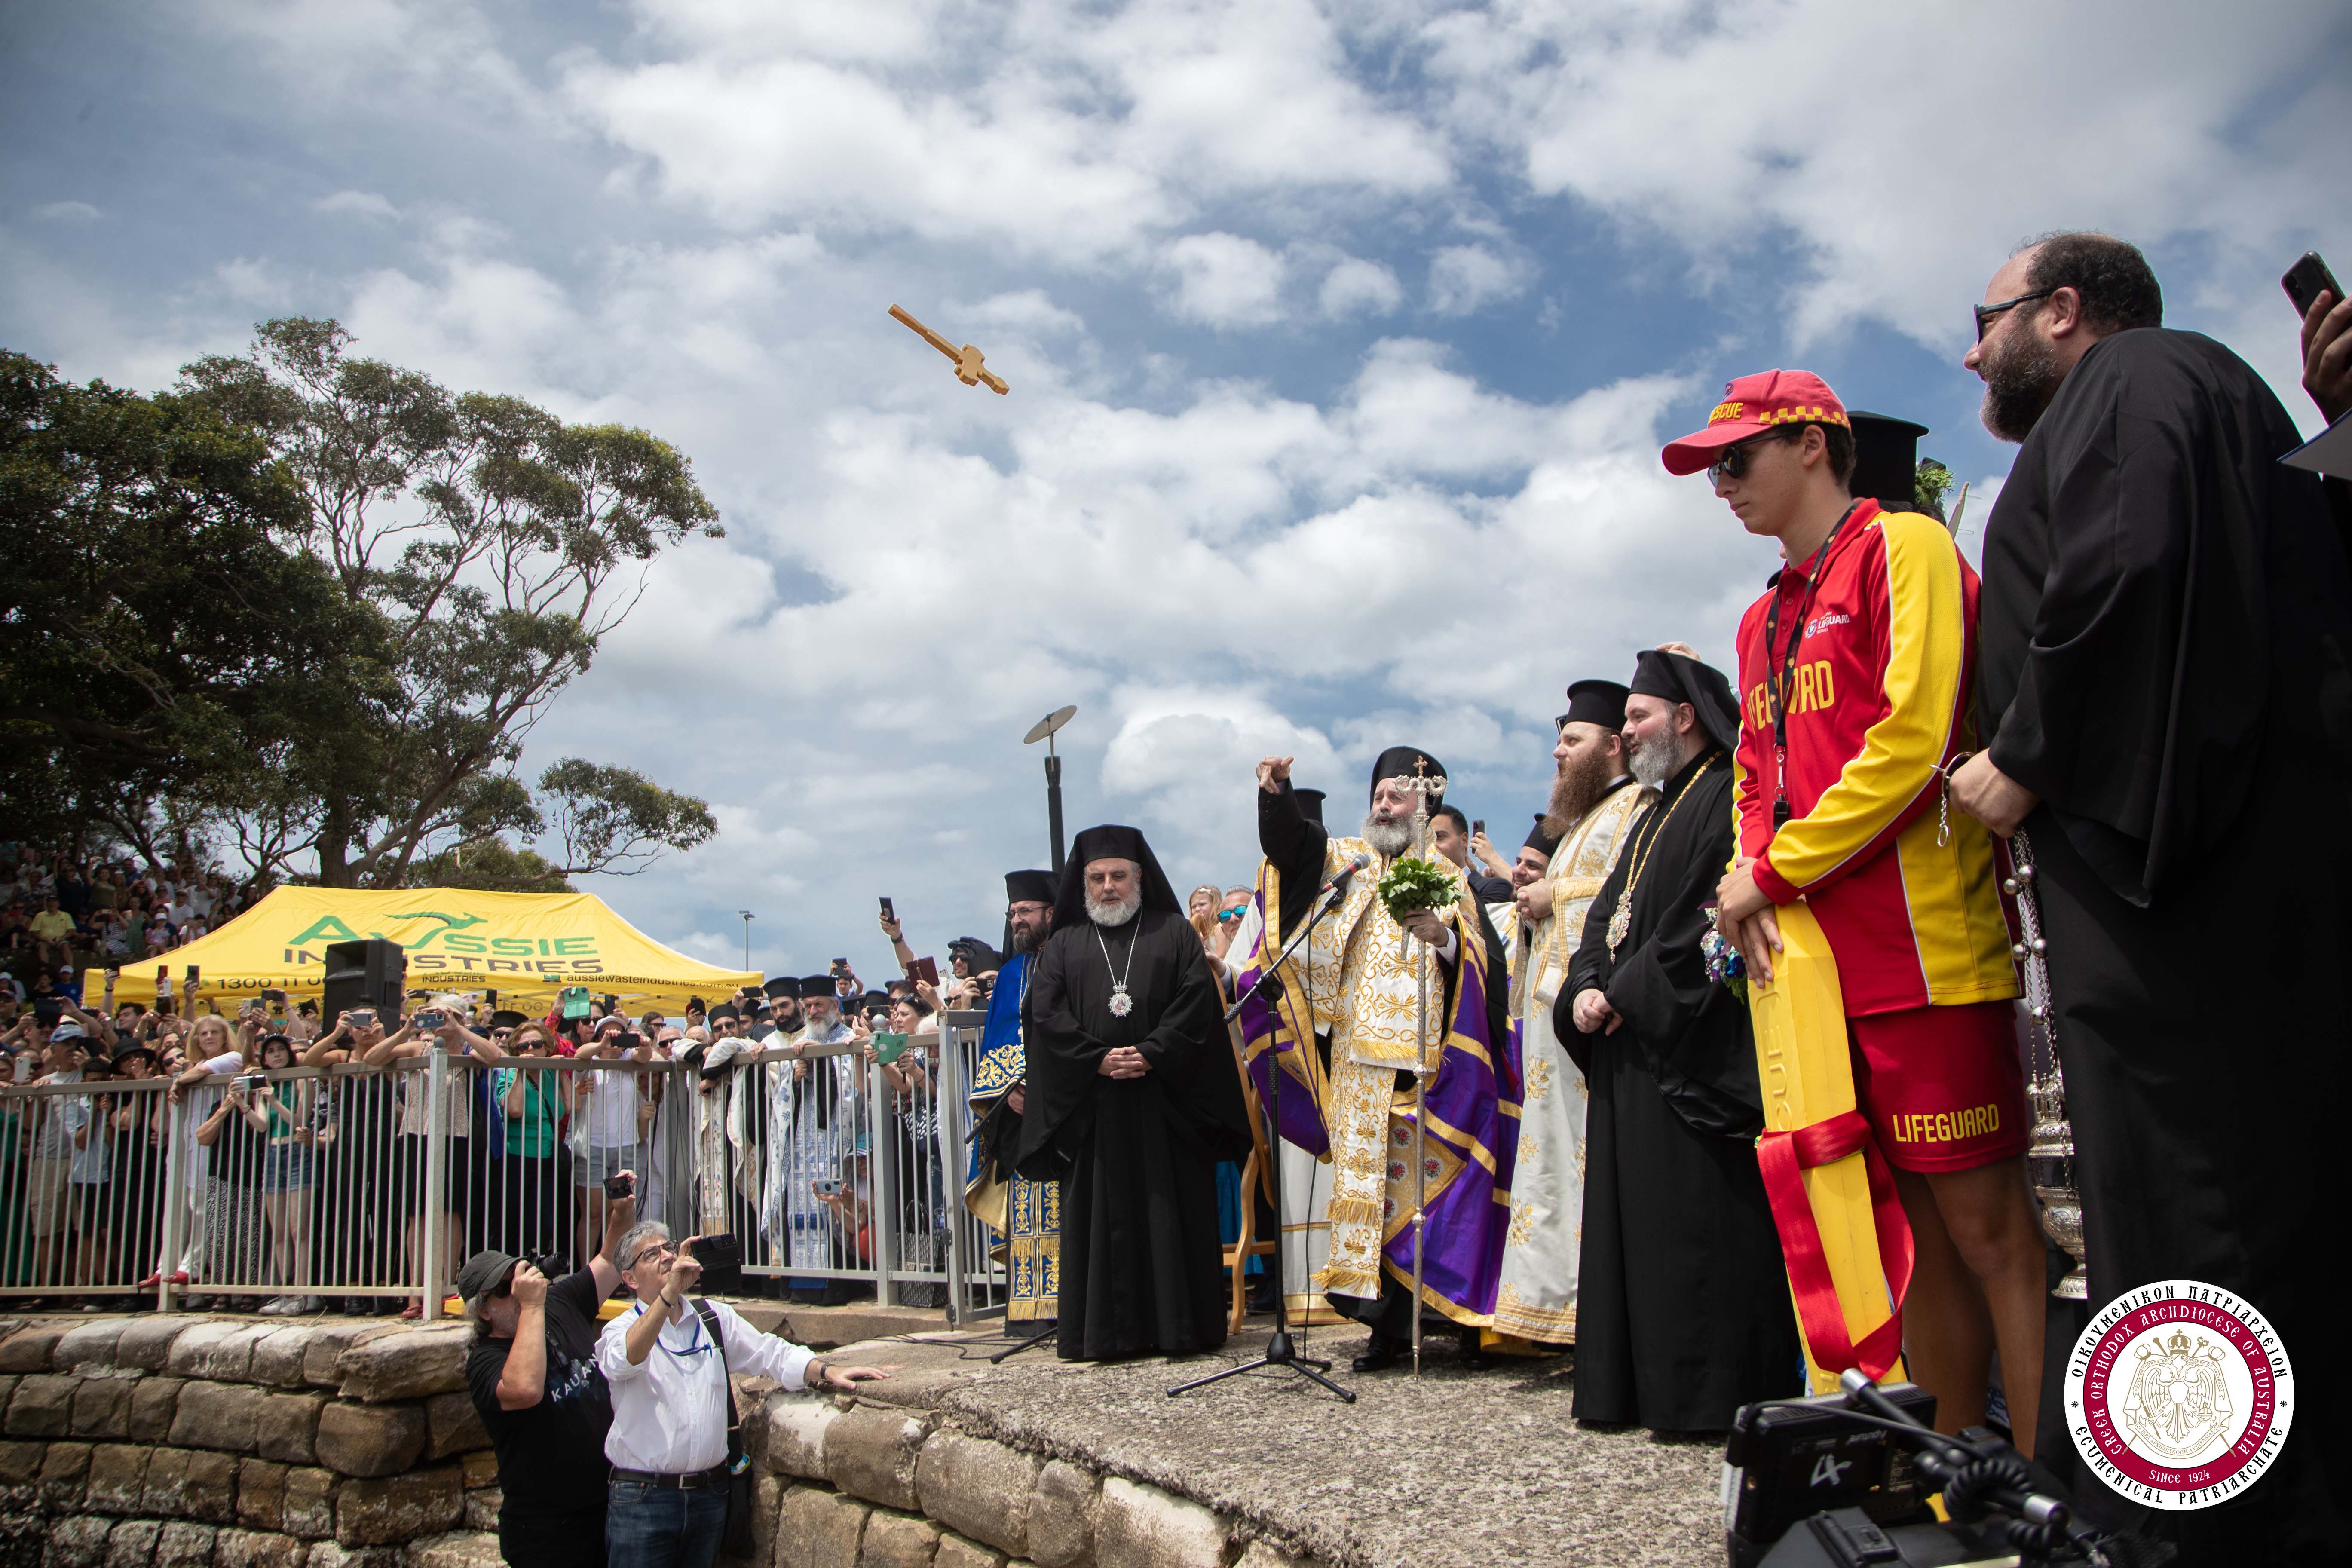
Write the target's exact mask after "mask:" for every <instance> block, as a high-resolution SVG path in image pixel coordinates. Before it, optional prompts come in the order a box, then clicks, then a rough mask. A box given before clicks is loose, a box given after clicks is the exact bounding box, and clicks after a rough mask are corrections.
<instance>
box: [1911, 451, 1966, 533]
mask: <svg viewBox="0 0 2352 1568" xmlns="http://www.w3.org/2000/svg"><path fill="white" fill-rule="evenodd" d="M1958 482H1959V481H1958V480H1957V479H1954V478H1953V477H1952V470H1951V469H1949V468H1946V467H1944V465H1943V464H1941V463H1939V462H1937V461H1936V459H1935V458H1920V459H1919V468H1918V471H1917V474H1916V477H1915V478H1914V479H1913V480H1912V491H1913V496H1914V501H1913V505H1914V507H1915V508H1916V510H1920V511H1924V512H1926V513H1927V515H1928V516H1929V517H1932V518H1934V519H1935V520H1936V521H1937V522H1943V521H1946V519H1945V517H1944V497H1945V495H1946V494H1947V493H1948V492H1949V491H1950V489H1951V488H1952V487H1953V486H1954V485H1955V484H1957V483H1958Z"/></svg>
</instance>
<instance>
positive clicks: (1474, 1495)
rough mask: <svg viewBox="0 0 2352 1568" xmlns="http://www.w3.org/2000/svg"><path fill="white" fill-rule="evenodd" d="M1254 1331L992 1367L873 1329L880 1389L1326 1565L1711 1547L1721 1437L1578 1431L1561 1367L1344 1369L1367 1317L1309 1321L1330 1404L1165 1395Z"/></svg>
mask: <svg viewBox="0 0 2352 1568" xmlns="http://www.w3.org/2000/svg"><path fill="white" fill-rule="evenodd" d="M1265 1337H1266V1331H1265V1329H1263V1328H1258V1327H1255V1326H1253V1328H1251V1329H1250V1330H1248V1331H1244V1333H1243V1334H1242V1335H1240V1336H1238V1337H1237V1338H1236V1339H1235V1340H1234V1342H1231V1343H1230V1344H1228V1346H1227V1347H1226V1352H1225V1353H1224V1354H1223V1355H1222V1356H1220V1357H1198V1358H1194V1359H1192V1360H1190V1361H1185V1362H1181V1363H1179V1362H1168V1361H1163V1360H1158V1359H1153V1360H1150V1361H1139V1362H1134V1363H1120V1364H1118V1365H1115V1366H1108V1367H1101V1366H1084V1365H1078V1364H1074V1363H1062V1362H1058V1361H1056V1360H1055V1359H1054V1357H1053V1353H1052V1352H1051V1350H1050V1349H1040V1350H1035V1351H1028V1352H1023V1353H1022V1354H1020V1355H1017V1356H1015V1357H1013V1359H1012V1360H1010V1361H1008V1362H1006V1363H1004V1364H1003V1365H1002V1366H998V1367H991V1366H989V1365H988V1364H987V1363H986V1361H985V1359H983V1358H984V1357H985V1355H986V1354H987V1352H989V1351H991V1350H994V1349H999V1348H1002V1346H1003V1340H1002V1339H1001V1338H993V1337H982V1336H970V1337H962V1336H951V1335H940V1336H925V1337H924V1342H919V1343H910V1342H907V1341H904V1340H900V1341H892V1342H873V1343H869V1344H867V1345H864V1346H860V1347H857V1353H858V1354H859V1355H860V1356H861V1357H865V1356H869V1355H870V1356H872V1357H874V1358H875V1359H877V1360H879V1359H885V1358H887V1359H888V1360H892V1361H897V1362H898V1363H902V1366H903V1371H902V1373H901V1374H900V1376H899V1377H898V1379H896V1380H894V1382H893V1383H892V1384H885V1385H881V1386H882V1387H885V1388H887V1389H889V1391H890V1394H889V1397H891V1398H892V1399H893V1401H894V1402H903V1403H907V1404H910V1405H923V1406H927V1407H939V1408H942V1409H947V1410H950V1411H953V1412H954V1413H955V1414H956V1415H959V1416H960V1417H961V1418H962V1419H963V1421H964V1422H965V1423H966V1424H968V1425H969V1426H973V1427H976V1428H978V1429H980V1430H982V1432H983V1433H985V1434H986V1435H988V1436H996V1437H1000V1438H1003V1439H1005V1440H1007V1441H1011V1442H1013V1443H1016V1444H1018V1445H1019V1446H1021V1447H1026V1448H1031V1449H1034V1450H1039V1451H1044V1452H1047V1453H1052V1454H1055V1455H1059V1456H1063V1457H1069V1458H1085V1459H1087V1460H1088V1461H1090V1462H1091V1463H1093V1464H1094V1465H1096V1466H1098V1467H1101V1468H1108V1469H1109V1470H1111V1471H1113V1472H1115V1473H1118V1474H1121V1475H1125V1476H1128V1477H1130V1478H1132V1479H1137V1480H1143V1481H1150V1482H1152V1483H1154V1484H1157V1485H1160V1486H1162V1487H1166V1488H1167V1489H1170V1490H1171V1491H1176V1492H1181V1493H1183V1494H1185V1495H1187V1496H1190V1497H1192V1498H1194V1499H1196V1500H1200V1501H1202V1502H1204V1503H1207V1504H1209V1505H1210V1506H1211V1507H1213V1508H1216V1509H1218V1510H1222V1511H1224V1512H1228V1513H1234V1514H1238V1515H1241V1516H1243V1517H1245V1518H1247V1519H1249V1520H1250V1521H1252V1522H1253V1523H1255V1524H1256V1525H1258V1526H1259V1527H1261V1528H1262V1529H1264V1530H1265V1531H1266V1533H1267V1534H1268V1535H1270V1536H1271V1537H1273V1538H1274V1539H1276V1541H1277V1542H1279V1543H1281V1544H1283V1545H1286V1546H1288V1547H1290V1548H1292V1549H1293V1550H1307V1551H1311V1552H1314V1553H1315V1554H1316V1555H1317V1556H1318V1557H1320V1558H1322V1559H1324V1560H1325V1561H1326V1562H1328V1563H1331V1564H1333V1565H1334V1568H1486V1565H1487V1564H1522V1563H1546V1564H1552V1563H1576V1564H1585V1563H1591V1564H1637V1563H1638V1564H1643V1565H1644V1568H1648V1565H1651V1564H1658V1565H1674V1568H1679V1565H1683V1564H1688V1565H1691V1568H1701V1565H1707V1568H1712V1565H1713V1564H1717V1563H1721V1562H1722V1561H1723V1544H1722V1532H1721V1524H1720V1522H1719V1521H1720V1518H1721V1515H1720V1512H1719V1509H1718V1505H1717V1486H1718V1484H1719V1481H1720V1478H1721V1475H1722V1464H1723V1461H1722V1445H1721V1443H1720V1441H1719V1440H1708V1441H1705V1442H1697V1441H1669V1440H1661V1439H1658V1438H1654V1437H1652V1436H1650V1435H1648V1434H1647V1433H1643V1432H1638V1431H1624V1430H1616V1431H1599V1430H1592V1429H1589V1428H1582V1427H1580V1426H1577V1425H1576V1423H1575V1422H1573V1421H1572V1420H1570V1418H1569V1414H1568V1406H1569V1394H1570V1388H1571V1386H1572V1377H1573V1373H1572V1372H1571V1371H1570V1369H1569V1368H1568V1366H1567V1365H1566V1364H1565V1363H1562V1362H1559V1361H1542V1362H1527V1363H1506V1365H1505V1366H1503V1367H1501V1368H1499V1369H1496V1370H1493V1371H1488V1372H1483V1373H1470V1372H1465V1371H1464V1370H1463V1369H1462V1368H1461V1367H1460V1366H1459V1364H1458V1363H1457V1362H1456V1360H1455V1357H1454V1350H1453V1347H1452V1346H1451V1345H1450V1344H1444V1345H1440V1346H1437V1347H1435V1348H1434V1349H1433V1350H1432V1351H1431V1352H1430V1353H1429V1354H1428V1355H1427V1356H1426V1357H1425V1358H1424V1361H1423V1373H1422V1377H1421V1380H1420V1382H1419V1383H1418V1384H1416V1383H1414V1382H1413V1380H1412V1377H1411V1376H1410V1375H1409V1374H1408V1373H1402V1372H1387V1373H1377V1374H1373V1375H1370V1376H1364V1377H1357V1376H1354V1375H1352V1374H1350V1373H1348V1372H1347V1371H1346V1367H1347V1363H1348V1358H1349V1357H1350V1356H1352V1355H1354V1354H1356V1353H1358V1352H1360V1351H1361V1350H1362V1349H1363V1348H1364V1337H1363V1334H1362V1332H1361V1331H1359V1330H1355V1329H1352V1328H1349V1329H1321V1330H1317V1331H1314V1334H1313V1339H1312V1345H1311V1349H1310V1353H1314V1354H1318V1355H1324V1356H1328V1357H1329V1358H1330V1359H1331V1360H1332V1361H1334V1362H1335V1363H1338V1368H1339V1371H1338V1372H1337V1373H1336V1374H1335V1375H1337V1376H1338V1377H1339V1381H1340V1382H1341V1383H1342V1384H1345V1385H1346V1386H1348V1387H1349V1388H1352V1389H1353V1390H1355V1392H1356V1394H1357V1396H1358V1397H1357V1402H1356V1403H1355V1404H1354V1405H1345V1404H1342V1403H1341V1402H1340V1401H1339V1400H1338V1399H1336V1398H1334V1397H1332V1396H1331V1395H1330V1394H1326V1393H1324V1392H1323V1391H1322V1390H1321V1389H1318V1388H1317V1387H1315V1386H1314V1385H1313V1384H1309V1383H1307V1382H1306V1381H1305V1380H1304V1379H1301V1378H1297V1377H1293V1376H1290V1375H1287V1374H1280V1373H1270V1372H1265V1373H1248V1374H1245V1375H1244V1376H1241V1377H1235V1378H1229V1379H1227V1380H1226V1381H1225V1382H1223V1383H1222V1384H1216V1385H1215V1386H1213V1387H1212V1388H1206V1389H1201V1390H1198V1391H1195V1392H1193V1393H1191V1394H1183V1395H1181V1396H1180V1397H1177V1398H1173V1399H1171V1398H1170V1397H1169V1395H1168V1394H1167V1389H1168V1387H1169V1385H1170V1384H1174V1383H1179V1382H1181V1381H1184V1380H1185V1379H1186V1378H1189V1377H1197V1376H1200V1375H1202V1374H1203V1373H1207V1372H1211V1371H1213V1370H1215V1368H1216V1367H1217V1366H1218V1365H1221V1364H1230V1363H1233V1362H1235V1361H1240V1360H1244V1359H1246V1358H1247V1357H1250V1356H1255V1355H1256V1354H1257V1353H1258V1352H1259V1351H1260V1349H1261V1348H1262V1347H1263V1345H1264V1342H1265Z"/></svg>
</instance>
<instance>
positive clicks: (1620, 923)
mask: <svg viewBox="0 0 2352 1568" xmlns="http://www.w3.org/2000/svg"><path fill="white" fill-rule="evenodd" d="M1632 934H1633V889H1631V888H1628V889H1625V890H1624V891H1623V892H1622V893H1621V894H1619V895H1618V896H1617V908H1616V909H1615V910H1613V911H1612V912H1611V914H1610V916H1609V956H1610V957H1612V958H1614V957H1616V956H1617V950H1618V949H1619V948H1621V947H1622V946H1624V945H1625V939H1626V938H1627V937H1628V936H1631V935H1632Z"/></svg>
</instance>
